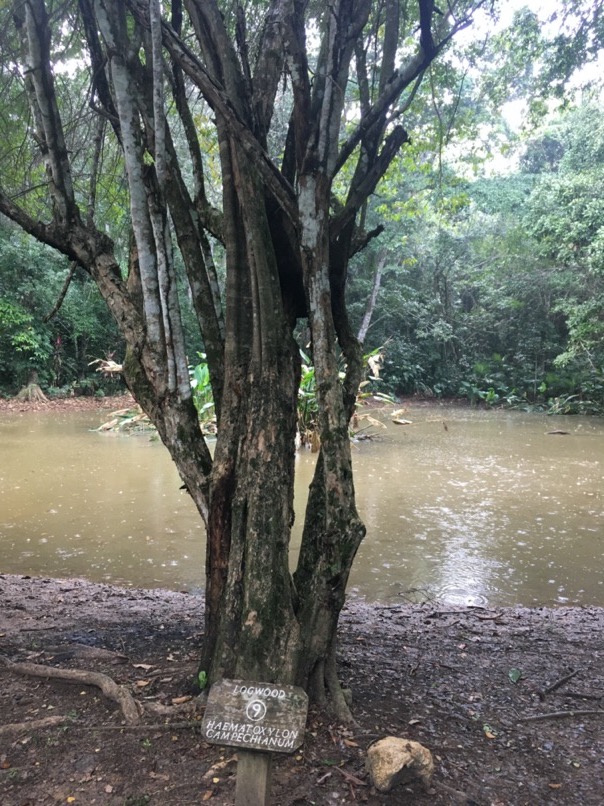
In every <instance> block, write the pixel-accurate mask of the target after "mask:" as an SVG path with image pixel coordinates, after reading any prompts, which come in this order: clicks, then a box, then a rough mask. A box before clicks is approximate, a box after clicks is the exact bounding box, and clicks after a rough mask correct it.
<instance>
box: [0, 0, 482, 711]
mask: <svg viewBox="0 0 604 806" xmlns="http://www.w3.org/2000/svg"><path fill="white" fill-rule="evenodd" d="M480 5H482V0H478V1H477V2H474V3H472V2H452V3H449V4H448V9H449V10H448V12H447V13H446V14H443V12H442V11H441V10H440V9H438V8H437V7H436V6H435V4H434V2H433V0H418V2H417V3H415V2H400V3H399V2H397V0H385V1H384V2H379V3H377V2H375V3H372V2H370V0H334V2H332V3H329V4H327V5H324V4H322V3H320V4H314V3H309V2H304V0H272V2H267V3H266V4H260V3H252V4H249V5H248V6H247V7H245V6H243V5H241V4H238V3H225V4H223V5H219V3H218V2H217V0H185V2H184V4H183V3H181V0H173V2H172V3H171V4H170V7H169V13H170V16H169V18H162V17H161V3H160V2H159V0H125V2H124V1H123V0H79V2H77V4H76V3H75V2H67V3H63V4H61V5H60V6H55V5H54V4H51V3H48V4H46V3H44V2H43V0H23V2H15V3H13V5H12V8H11V9H10V10H7V9H6V8H5V9H4V10H3V12H2V14H3V18H4V19H3V20H2V23H3V25H2V30H3V31H4V32H5V34H4V36H5V40H4V42H3V58H2V63H3V65H4V67H3V72H2V92H3V94H4V99H5V105H7V107H8V108H9V109H14V110H18V112H19V114H20V115H21V116H22V119H23V120H24V125H23V127H22V128H20V129H19V127H18V126H17V123H16V120H17V112H16V111H15V114H14V115H9V116H8V118H7V119H6V120H5V121H4V125H5V128H6V134H7V138H6V142H7V143H8V145H9V147H8V148H7V149H5V151H4V154H3V157H4V161H5V163H8V161H9V160H10V161H11V164H10V169H9V166H8V164H7V171H6V172H5V173H4V174H3V179H2V188H1V192H0V211H2V212H3V213H4V214H5V215H7V216H8V217H10V218H12V219H13V220H14V221H15V222H17V223H18V224H19V225H20V226H21V227H23V228H24V229H25V230H26V231H27V232H29V233H30V234H32V235H34V236H35V237H36V238H38V239H39V240H41V241H43V242H44V243H47V244H49V245H51V246H53V247H54V248H56V249H58V250H59V251H60V252H62V253H63V254H64V255H66V256H67V257H69V258H70V259H71V260H74V261H75V262H76V263H77V264H78V265H79V266H81V267H82V268H83V269H84V270H85V271H87V272H89V274H90V275H91V277H92V278H93V279H94V281H95V282H96V284H97V285H98V287H99V289H100V292H101V294H102V296H103V297H104V299H105V301H106V303H107V304H108V306H109V308H110V310H111V312H112V314H113V316H114V318H115V320H116V322H117V323H118V326H119V328H120V331H121V333H122V335H123V337H124V339H125V341H126V344H127V348H126V356H125V360H124V372H125V377H126V381H127V383H128V385H129V387H130V389H131V390H132V392H133V394H134V396H135V398H136V399H137V401H138V402H139V403H140V404H141V406H142V407H143V409H144V410H145V411H146V412H147V413H148V415H149V416H150V418H151V420H152V421H153V422H154V424H155V425H156V426H157V429H158V432H159V434H160V436H161V438H162V440H163V442H164V443H165V445H166V446H167V448H168V450H169V451H170V453H171V456H172V458H173V460H174V462H175V463H176V465H177V467H178V470H179V472H180V475H181V477H182V479H183V481H184V484H185V485H186V488H187V490H188V491H189V493H190V494H191V496H192V498H193V500H194V501H195V504H196V506H197V508H198V510H199V513H200V515H201V517H202V518H203V519H204V521H205V523H206V526H207V545H208V551H207V562H206V629H205V637H204V648H203V652H202V662H201V669H202V671H203V672H204V674H206V675H207V677H208V679H209V680H210V681H212V680H214V679H217V678H219V677H222V676H233V675H237V676H242V677H246V678H252V679H253V678H256V679H260V680H267V681H268V680H270V681H272V680H280V681H282V682H296V683H298V684H302V685H304V686H306V687H307V688H308V689H309V691H310V692H311V694H312V695H313V696H314V698H315V699H316V700H318V701H324V700H325V698H326V697H327V696H329V697H330V698H331V700H332V702H333V703H334V706H335V708H336V710H338V711H339V713H340V714H345V713H346V711H347V709H346V705H345V703H344V699H343V697H342V695H341V691H340V688H339V684H338V681H337V677H336V674H335V635H336V626H337V621H338V616H339V613H340V610H341V607H342V605H343V602H344V595H345V588H346V583H347V579H348V575H349V571H350V568H351V564H352V562H353V559H354V556H355V554H356V551H357V549H358V546H359V544H360V542H361V540H362V538H363V536H364V533H365V529H364V526H363V524H362V522H361V520H360V518H359V516H358V514H357V511H356V507H355V500H354V485H353V477H352V467H351V456H350V445H349V438H348V423H349V420H350V418H351V415H352V413H353V407H354V401H355V396H356V392H357V389H358V386H359V381H360V380H361V374H362V356H361V351H360V347H359V344H358V342H357V340H356V339H355V337H354V335H353V332H352V329H351V327H350V324H349V321H348V316H347V311H346V306H345V297H344V292H345V286H346V276H347V268H348V262H349V260H350V258H351V256H352V255H353V254H355V252H358V251H359V250H360V249H362V248H363V247H364V246H365V245H366V244H367V243H368V242H369V241H370V240H371V239H372V238H373V237H375V236H376V235H377V234H378V233H379V228H377V229H376V230H374V231H371V232H366V231H364V229H363V226H362V221H361V220H360V219H359V213H360V211H361V210H362V208H363V206H364V204H365V203H366V201H367V199H368V198H369V196H370V195H371V194H372V193H373V191H374V190H375V188H376V186H377V183H378V182H379V180H380V178H381V177H382V175H383V174H384V173H385V171H386V170H387V168H388V167H389V165H390V164H391V163H392V162H393V160H394V159H395V157H396V156H397V154H398V153H399V151H400V149H401V148H402V147H403V146H404V145H405V143H406V142H407V141H408V137H409V136H408V134H407V131H406V130H405V128H404V127H403V125H401V122H400V120H401V119H402V117H403V115H404V114H405V111H406V109H407V107H408V106H409V105H410V104H411V103H412V102H413V98H414V94H415V91H416V89H417V86H418V85H419V83H420V82H421V80H422V77H423V76H424V73H425V71H426V69H427V68H428V66H429V65H430V64H431V63H432V62H433V61H434V60H435V59H437V57H439V56H440V55H441V54H442V53H443V52H444V51H445V49H446V47H447V45H448V43H449V42H450V41H451V39H452V37H453V36H454V35H455V34H456V33H457V32H458V31H459V30H461V29H462V28H465V27H466V26H467V25H468V24H469V23H470V21H471V13H472V11H473V10H474V9H475V8H476V7H478V6H480ZM9 15H10V17H11V19H12V31H13V32H14V33H13V35H11V36H9V35H8V33H6V32H7V31H8V30H9V26H8V19H7V18H8V16H9ZM67 18H68V19H67ZM86 77H87V79H88V82H87V86H88V90H87V97H88V100H89V108H88V109H84V107H82V106H81V105H79V104H78V103H76V102H75V96H74V92H73V87H74V86H76V87H79V88H80V96H81V88H82V87H83V86H84V85H85V81H84V79H85V78H86ZM353 84H356V87H357V93H356V99H354V98H353V99H352V101H353V102H351V103H349V102H348V99H349V95H348V90H349V87H350V86H351V85H353ZM80 96H78V97H80ZM26 100H27V102H28V106H29V110H30V112H29V116H28V115H27V114H26V113H25V108H26ZM276 110H278V111H279V113H280V114H278V115H277V114H275V112H276ZM284 110H286V111H285V113H284ZM284 119H286V120H287V126H285V127H280V126H279V123H280V121H282V120H284ZM273 121H274V122H275V125H273ZM210 127H211V128H212V134H211V137H212V138H214V139H213V140H212V142H213V143H215V144H216V146H217V152H218V155H219V163H220V181H221V185H222V198H221V204H220V206H218V205H217V204H216V203H215V200H213V199H212V198H211V194H210V193H209V191H208V187H209V184H208V177H207V170H208V167H209V166H210V160H208V159H207V158H206V155H205V154H204V153H203V148H202V145H201V144H202V142H208V139H207V138H208V136H209V135H208V131H209V129H210ZM15 130H16V131H15ZM82 131H85V132H86V133H87V136H86V137H84V138H83V137H82V135H81V132H82ZM202 133H203V136H202ZM120 164H121V165H122V172H123V173H122V179H121V184H120V181H119V179H120V171H119V169H117V170H116V165H120ZM123 177H125V183H126V185H127V195H128V200H129V211H130V224H131V230H132V237H131V239H130V244H129V247H128V249H127V250H125V249H124V246H123V243H122V244H121V245H120V243H119V242H118V241H114V240H112V238H111V237H110V234H111V232H112V219H111V215H110V214H108V213H107V211H109V213H110V211H111V198H112V194H115V192H116V191H115V188H116V184H117V185H118V186H119V187H120V188H121V190H122V192H123V189H124V180H123ZM213 201H214V203H213ZM213 243H219V244H221V245H222V247H223V248H224V254H225V267H226V280H225V283H224V286H223V287H221V286H220V284H219V282H218V275H217V270H216V265H215V262H214V259H213V253H212V244H213ZM175 246H177V248H178V251H179V252H180V256H181V258H182V262H183V265H184V270H185V272H186V276H187V279H188V283H189V288H190V296H191V300H192V304H193V307H194V310H195V313H196V317H197V320H198V323H199V327H200V330H201V334H202V337H203V343H204V349H205V352H206V355H207V362H208V367H209V370H210V376H211V382H212V389H213V394H214V400H215V402H216V411H217V416H218V424H219V432H218V438H217V444H216V449H215V453H214V456H213V458H212V457H211V456H210V452H209V450H208V446H207V445H206V443H205V442H204V439H203V437H202V435H201V433H200V429H199V425H198V421H197V416H196V412H195V408H194V406H193V403H192V399H191V390H190V385H189V378H188V372H187V359H186V344H185V340H184V337H183V328H182V316H181V306H180V301H179V298H178V294H177V287H176V281H175V276H176V275H175V259H174V248H175ZM124 252H127V261H126V262H124V261H122V262H120V255H121V254H123V253H124ZM298 320H306V322H307V325H308V332H309V333H310V337H311V342H312V360H313V363H314V367H315V373H316V384H317V385H316V389H317V400H318V404H319V428H320V436H321V451H320V455H319V458H318V461H317V466H316V472H315V477H314V480H313V482H312V485H311V488H310V493H309V500H308V506H307V510H306V515H305V521H304V529H303V538H302V545H301V549H300V555H299V558H298V562H297V567H296V570H295V573H294V574H293V575H292V574H290V570H289V535H290V529H291V526H292V522H293V518H294V512H293V477H294V441H295V428H296V399H297V394H298V382H299V376H300V357H299V349H298V345H297V343H296V341H295V339H294V334H295V332H296V325H297V322H298ZM340 354H341V355H342V356H343V358H344V361H345V364H346V374H345V378H344V380H343V382H341V381H340V379H339V364H338V361H339V356H340Z"/></svg>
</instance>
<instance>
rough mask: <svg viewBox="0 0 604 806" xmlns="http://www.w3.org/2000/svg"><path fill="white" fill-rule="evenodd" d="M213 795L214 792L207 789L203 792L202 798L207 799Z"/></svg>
mask: <svg viewBox="0 0 604 806" xmlns="http://www.w3.org/2000/svg"><path fill="white" fill-rule="evenodd" d="M213 795H214V793H213V792H212V790H211V789H208V791H207V792H204V793H203V797H202V800H209V799H210V798H211V797H212V796H213Z"/></svg>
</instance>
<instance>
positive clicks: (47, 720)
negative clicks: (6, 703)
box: [0, 715, 69, 736]
mask: <svg viewBox="0 0 604 806" xmlns="http://www.w3.org/2000/svg"><path fill="white" fill-rule="evenodd" d="M66 722H69V717H67V716H58V715H57V716H46V717H44V719H32V720H31V721H30V722H12V723H11V724H9V725H0V736H7V735H14V734H17V735H18V734H20V733H30V732H31V731H33V730H44V728H56V727H58V726H59V725H64V724H65V723H66Z"/></svg>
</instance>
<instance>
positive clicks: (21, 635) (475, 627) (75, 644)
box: [0, 398, 604, 806]
mask: <svg viewBox="0 0 604 806" xmlns="http://www.w3.org/2000/svg"><path fill="white" fill-rule="evenodd" d="M72 400H74V401H75V402H74V403H73V404H72V405H73V407H74V408H76V407H80V408H81V407H82V404H83V405H84V406H86V405H88V406H90V408H93V407H95V408H99V403H100V405H102V406H103V407H105V406H106V407H107V408H110V409H111V408H113V409H115V408H120V407H123V406H124V399H122V398H120V399H119V400H118V401H117V403H116V401H115V400H106V401H103V400H101V401H99V400H98V399H90V398H73V399H72ZM4 403H6V401H5V402H4ZM15 404H16V401H15ZM33 405H34V406H37V405H38V404H33ZM40 405H44V407H45V410H48V411H52V409H48V408H46V407H47V406H48V404H40ZM51 405H52V404H51ZM125 405H128V402H127V401H126V403H125ZM21 406H27V407H31V406H32V404H24V403H23V402H19V403H18V405H17V408H16V411H17V412H18V411H19V410H20V409H19V408H18V407H21ZM0 408H6V406H4V405H3V404H0ZM62 408H63V410H64V402H63V407H62ZM11 410H13V411H14V410H15V409H12V408H11ZM0 571H1V566H0ZM603 627H604V609H601V608H558V609H548V608H535V609H528V608H513V609H510V608H495V609H492V610H488V609H484V608H460V607H449V606H445V605H439V604H438V603H431V604H424V605H406V604H405V605H400V606H377V605H367V604H366V603H364V602H363V601H361V600H355V599H351V600H350V601H349V602H348V604H347V606H346V608H345V610H344V612H343V614H342V619H341V629H340V646H339V671H340V676H341V679H342V680H343V682H344V684H345V685H346V686H348V687H349V688H350V689H351V690H352V693H353V710H354V715H355V718H356V720H357V725H356V726H355V727H352V728H351V727H346V726H342V725H338V724H336V723H333V722H331V721H330V720H329V718H328V717H327V716H326V715H325V714H323V713H318V712H317V711H315V710H312V709H311V713H310V714H309V719H308V723H307V730H306V736H305V742H304V744H303V746H302V747H301V748H300V750H299V751H297V752H296V753H294V754H292V755H277V756H275V764H274V774H273V786H272V802H273V804H275V806H294V804H298V805H299V806H304V805H306V804H308V805H309V806H310V804H316V805H317V806H328V804H342V803H344V804H353V803H357V802H358V803H362V804H392V806H394V805H395V804H396V806H398V805H399V804H416V805H417V806H428V804H430V806H448V804H456V803H463V804H468V806H470V805H471V804H480V806H482V805H483V804H484V806H516V804H518V806H520V805H521V804H527V806H540V805H541V804H560V805H564V806H576V805H577V804H582V806H592V805H593V806H596V804H597V806H600V804H602V803H604V737H603V726H604V708H603V707H602V697H603V696H604V639H603V635H604V633H603ZM202 631H203V599H202V597H201V596H198V595H195V594H188V593H178V592H171V591H164V590H133V589H120V588H115V587H111V586H109V585H99V584H93V583H90V582H87V581H84V580H81V579H70V580H57V579H40V578H30V577H19V576H9V575H1V574H0V804H2V806H34V804H36V805H38V804H49V806H50V805H51V804H66V803H73V804H76V806H77V804H86V805H87V806H88V804H107V805H108V806H145V804H149V806H188V804H199V803H205V802H209V803H210V804H216V805H217V806H226V805H227V804H232V803H233V802H234V791H235V776H236V752H235V751H234V750H233V751H231V750H229V749H228V748H227V749H225V748H221V747H218V746H214V745H210V744H208V743H207V742H205V741H204V739H203V738H202V736H201V734H200V730H199V724H200V719H201V716H202V714H203V705H202V704H201V703H199V701H198V699H197V698H196V697H195V691H194V689H193V681H194V679H195V675H196V671H197V654H198V647H199V645H200V641H201V637H202ZM5 661H8V662H11V663H22V662H26V663H33V664H37V665H43V666H48V667H52V668H53V669H64V670H67V669H80V670H86V671H89V672H97V673H98V672H101V673H104V674H105V675H108V676H109V677H110V678H111V679H112V680H113V681H114V682H115V683H117V684H118V685H119V686H121V687H123V689H122V690H125V691H126V692H128V693H130V694H131V695H132V697H133V698H134V699H135V701H136V702H137V703H139V704H140V706H142V709H144V710H143V714H142V717H141V719H140V722H139V724H134V725H128V724H126V722H125V719H124V713H123V711H122V710H121V709H120V707H119V705H118V704H117V703H116V702H115V701H114V700H113V699H111V698H109V697H107V696H105V695H104V694H103V693H102V691H101V690H100V689H99V688H98V687H97V686H95V685H85V684H82V683H78V684H74V683H68V682H66V681H63V680H60V679H54V678H48V679H46V678H44V677H42V678H41V677H32V676H29V675H25V674H23V673H22V671H19V670H18V667H17V668H16V667H12V668H11V667H10V666H7V665H6V663H5ZM193 705H194V706H195V708H194V709H193V708H192V706H193ZM157 706H164V707H163V710H162V709H161V708H159V709H158V708H157ZM153 707H155V713H154V712H153V711H152V710H151V709H152V708H153ZM183 709H190V710H188V711H187V710H183ZM158 710H159V711H162V713H161V714H158V713H157V711H158ZM51 717H55V718H56V719H54V720H51V719H50V718H51ZM41 720H46V721H45V722H41ZM51 721H54V723H55V724H54V725H50V724H49V722H51ZM387 735H393V736H400V737H405V738H409V739H413V740H415V741H419V742H421V743H422V744H423V745H425V746H426V747H428V748H429V749H430V751H431V752H432V753H433V756H434V761H435V774H434V778H433V781H432V785H431V787H430V789H429V790H427V791H426V790H425V789H424V788H422V786H421V784H420V783H419V782H417V783H416V784H409V785H406V786H403V787H399V788H398V789H395V790H393V791H392V792H390V793H388V794H380V793H378V792H376V791H375V790H374V789H373V788H372V787H371V784H370V781H369V779H368V777H367V774H366V772H365V767H364V759H365V753H366V750H367V747H368V746H369V745H370V744H371V743H372V742H374V741H375V740H376V739H379V738H381V737H383V736H387Z"/></svg>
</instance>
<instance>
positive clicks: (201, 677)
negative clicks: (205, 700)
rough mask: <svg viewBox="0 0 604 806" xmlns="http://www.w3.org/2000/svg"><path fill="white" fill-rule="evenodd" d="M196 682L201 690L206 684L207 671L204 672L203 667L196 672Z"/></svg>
mask: <svg viewBox="0 0 604 806" xmlns="http://www.w3.org/2000/svg"><path fill="white" fill-rule="evenodd" d="M197 683H198V685H199V688H200V689H201V690H202V691H203V690H204V689H205V687H206V686H207V685H208V673H207V672H204V671H203V669H202V670H201V671H200V672H198V673H197Z"/></svg>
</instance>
